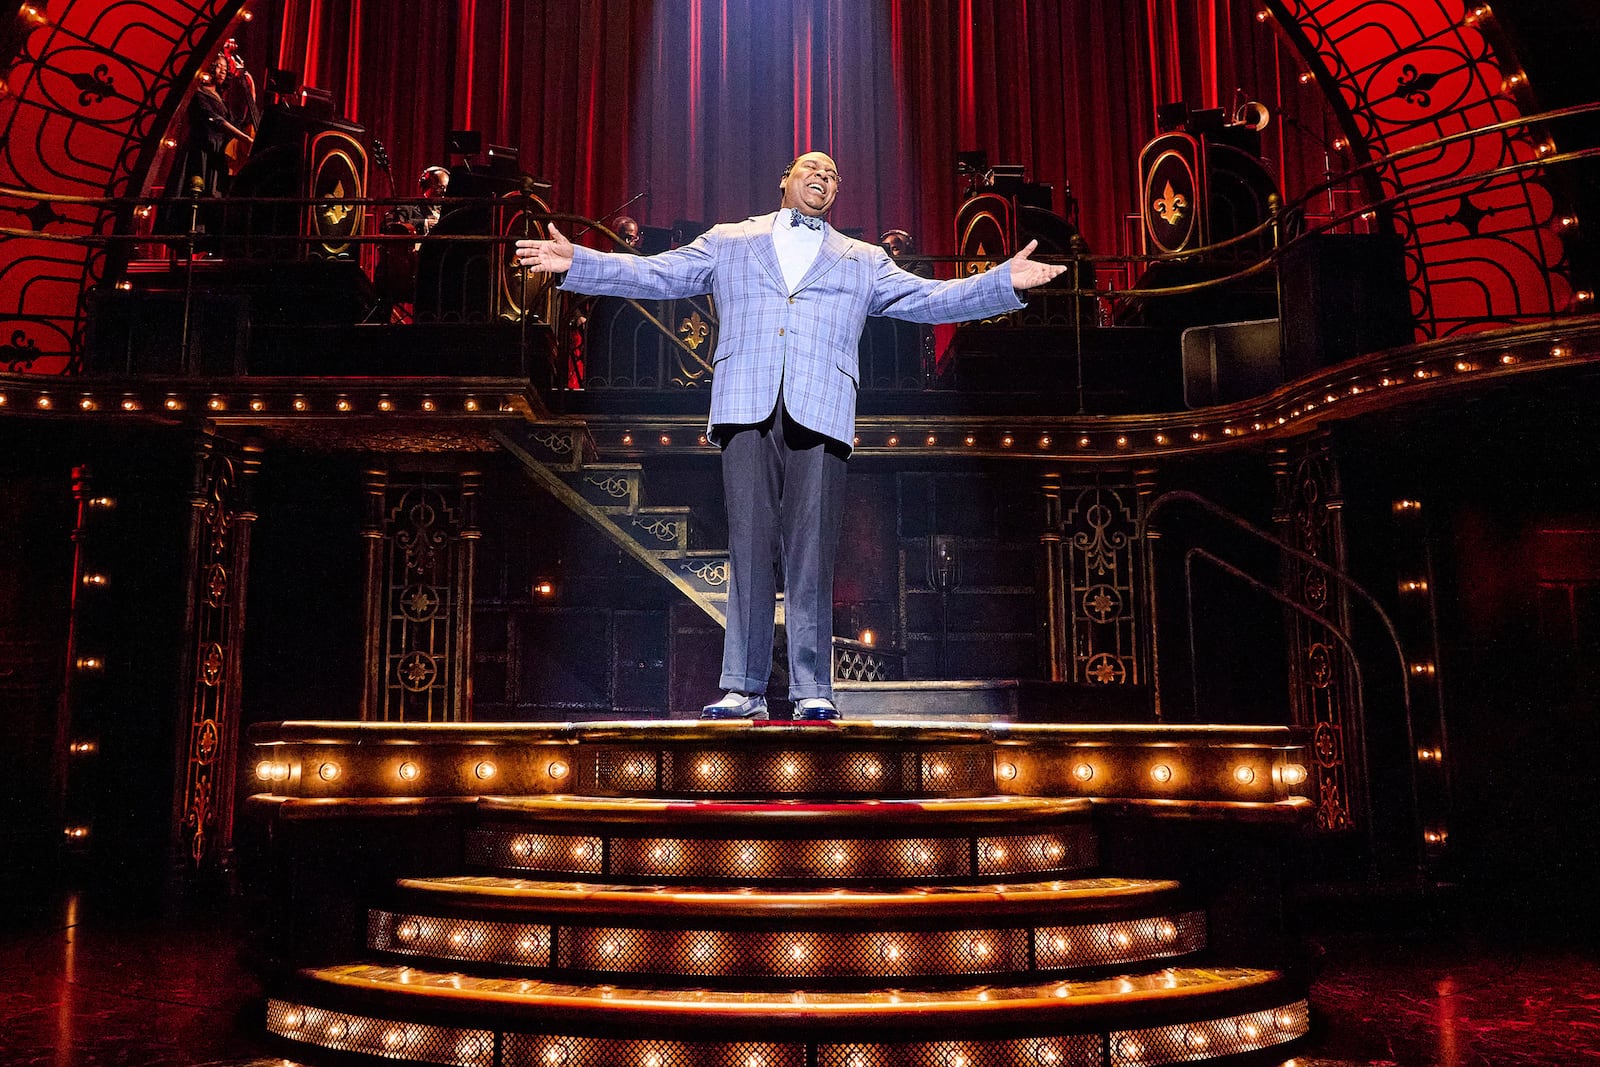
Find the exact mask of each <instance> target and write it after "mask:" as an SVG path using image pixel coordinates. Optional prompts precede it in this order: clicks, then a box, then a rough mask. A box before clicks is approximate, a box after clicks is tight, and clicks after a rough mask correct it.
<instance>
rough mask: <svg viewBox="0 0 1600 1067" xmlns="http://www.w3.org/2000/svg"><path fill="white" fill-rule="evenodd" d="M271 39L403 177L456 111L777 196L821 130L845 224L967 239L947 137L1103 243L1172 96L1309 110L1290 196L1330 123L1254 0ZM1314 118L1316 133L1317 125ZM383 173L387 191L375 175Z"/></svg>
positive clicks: (561, 149)
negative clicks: (1005, 166) (1021, 171)
mask: <svg viewBox="0 0 1600 1067" xmlns="http://www.w3.org/2000/svg"><path fill="white" fill-rule="evenodd" d="M252 6H253V7H256V8H257V14H258V18H257V20H256V24H255V25H256V27H257V28H258V29H253V30H252V32H261V33H263V34H270V35H271V36H272V41H271V42H270V44H266V45H264V46H263V47H262V48H261V49H260V50H259V51H260V52H264V53H265V54H268V55H272V56H275V57H276V58H277V61H278V63H279V65H282V66H286V67H290V68H293V69H298V70H302V71H304V72H305V77H306V81H307V83H308V84H311V85H316V86H321V87H326V88H330V89H333V90H334V91H335V93H336V95H338V96H339V97H340V99H341V103H342V104H343V107H344V110H345V111H346V113H347V114H349V115H351V117H353V118H355V119H356V120H358V121H360V122H362V123H363V124H364V125H366V126H367V128H368V129H369V130H371V131H372V134H373V135H374V136H376V137H378V138H380V139H382V140H383V141H384V142H385V143H386V144H387V145H388V146H389V148H390V154H391V156H392V157H393V159H394V163H395V168H396V174H397V176H398V183H397V185H398V192H399V193H400V194H402V195H409V194H410V193H411V192H413V191H414V189H415V175H416V173H417V172H418V171H419V170H420V169H421V168H422V167H423V166H425V165H427V164H429V163H434V162H439V161H441V157H442V146H443V143H444V135H445V132H446V131H447V130H449V129H453V128H471V129H477V130H481V131H482V132H483V135H484V139H485V140H486V141H487V142H490V143H495V144H507V145H514V146H517V147H519V148H520V149H521V150H522V160H523V164H524V166H525V168H526V169H528V170H529V171H531V172H533V173H535V174H539V175H541V176H543V177H546V178H549V179H550V180H552V181H553V182H554V183H555V188H554V190H553V192H552V194H551V197H550V199H551V203H552V206H554V207H556V208H558V209H565V210H572V211H575V212H578V213H580V214H586V215H596V216H598V215H602V214H604V213H606V212H607V211H609V210H610V209H611V208H613V207H615V206H616V205H618V204H620V203H622V202H623V201H624V200H626V199H628V198H629V197H630V196H632V195H633V194H635V193H637V192H641V191H644V190H646V189H649V191H650V194H651V195H650V196H649V198H648V199H647V200H645V201H643V202H641V203H640V204H638V205H636V206H635V208H633V209H632V213H633V214H635V216H636V217H639V218H641V219H642V220H643V221H645V222H646V223H649V224H653V225H668V224H670V223H671V222H672V221H673V220H675V219H680V218H681V219H694V220H704V221H707V222H711V221H718V220H723V219H731V218H742V217H744V216H745V215H748V214H753V213H757V212H762V211H767V210H771V209H772V208H773V207H774V206H776V203H777V181H778V175H779V172H780V171H781V169H782V167H783V164H785V163H786V162H787V161H788V160H789V158H790V157H792V156H793V155H795V154H797V153H798V152H799V151H803V150H805V149H807V148H821V149H824V150H827V151H829V152H831V153H832V154H833V155H834V157H835V158H836V159H837V161H838V163H839V166H840V168H841V170H842V171H843V176H844V184H843V188H842V191H841V196H840V202H839V208H838V210H837V212H836V215H835V220H834V221H835V222H836V223H837V224H838V225H841V226H844V227H856V228H859V229H861V230H862V231H863V232H864V233H865V234H866V235H867V236H868V238H869V239H871V238H875V237H876V235H877V233H878V232H880V231H881V230H883V229H885V228H888V227H891V226H903V227H905V228H907V229H910V230H912V231H914V232H915V233H916V234H917V235H918V237H919V243H920V246H921V249H922V250H923V251H926V252H933V253H948V252H952V251H954V249H953V247H952V246H953V234H952V232H951V229H952V220H953V218H954V214H955V208H956V205H957V203H958V201H959V198H960V195H961V191H962V186H961V184H960V182H959V180H958V178H957V176H956V174H955V154H956V152H958V151H961V150H965V149H984V150H986V151H987V152H988V153H989V158H990V159H991V161H994V162H1013V163H1023V164H1025V165H1026V166H1027V168H1028V174H1029V176H1030V177H1031V178H1033V179H1035V180H1038V181H1044V182H1049V183H1051V184H1053V185H1054V186H1055V187H1056V189H1057V196H1058V204H1059V198H1060V192H1061V190H1063V189H1064V188H1066V187H1067V186H1068V185H1069V184H1070V187H1071V189H1072V191H1073V192H1074V193H1075V194H1076V195H1077V197H1078V198H1079V201H1080V204H1081V209H1080V210H1081V223H1082V227H1083V230H1084V233H1085V236H1086V237H1087V238H1088V240H1089V242H1090V244H1091V245H1092V246H1093V247H1094V248H1095V249H1096V250H1100V251H1107V252H1114V251H1137V250H1138V249H1137V246H1136V245H1134V246H1133V247H1131V248H1130V247H1128V245H1129V240H1128V238H1129V235H1130V234H1132V233H1136V231H1133V230H1131V229H1130V227H1129V225H1128V224H1127V222H1126V217H1127V216H1128V215H1130V214H1132V213H1134V212H1136V211H1137V206H1138V205H1137V202H1136V201H1137V195H1138V181H1137V177H1136V174H1135V167H1136V164H1137V157H1138V151H1139V148H1140V146H1141V145H1142V144H1143V143H1144V142H1145V141H1146V140H1147V139H1148V138H1149V137H1150V136H1151V135H1152V134H1153V133H1154V109H1155V105H1156V104H1157V103H1159V102H1162V101H1164V100H1169V99H1187V100H1188V101H1189V102H1190V103H1191V104H1192V105H1194V106H1196V107H1204V106H1225V107H1228V108H1232V107H1233V106H1234V104H1235V103H1236V102H1237V101H1236V96H1235V90H1236V89H1239V88H1242V89H1243V90H1244V92H1245V95H1246V96H1249V97H1251V98H1253V99H1257V100H1263V101H1265V102H1266V103H1268V104H1269V105H1272V106H1274V107H1278V106H1281V107H1283V108H1284V109H1285V110H1287V111H1289V112H1290V113H1291V114H1294V115H1295V116H1296V117H1297V118H1298V119H1299V120H1300V121H1301V122H1302V123H1304V124H1305V126H1306V127H1307V130H1306V131H1305V132H1303V133H1302V132H1299V131H1297V130H1289V131H1287V132H1284V126H1283V125H1282V124H1281V123H1275V124H1274V126H1273V128H1272V130H1269V135H1268V138H1267V154H1268V157H1269V163H1270V164H1271V165H1272V166H1273V167H1274V169H1275V170H1278V171H1279V173H1280V174H1281V175H1282V176H1283V177H1284V178H1285V181H1284V184H1285V186H1286V187H1287V189H1288V190H1289V192H1290V193H1291V195H1292V194H1293V193H1294V192H1296V191H1298V190H1299V189H1300V188H1303V187H1304V186H1305V185H1306V184H1308V183H1309V182H1310V181H1315V180H1318V179H1320V178H1321V176H1322V171H1323V166H1324V163H1323V149H1322V148H1321V147H1319V146H1318V145H1317V144H1316V143H1315V142H1316V141H1317V140H1318V139H1321V140H1327V141H1331V140H1332V138H1333V137H1334V136H1335V135H1336V131H1334V129H1333V128H1332V126H1331V125H1330V124H1329V122H1328V119H1327V117H1326V109H1325V106H1324V105H1323V103H1322V101H1321V99H1320V97H1319V95H1318V94H1317V91H1316V89H1315V87H1308V86H1303V85H1301V84H1299V82H1298V81H1297V75H1298V72H1299V69H1300V68H1299V66H1298V65H1297V64H1296V62H1295V60H1294V58H1293V57H1292V56H1290V55H1288V54H1287V53H1286V52H1285V51H1284V48H1283V46H1282V45H1281V44H1280V43H1279V39H1278V36H1277V34H1276V31H1275V30H1274V29H1273V27H1272V26H1271V24H1270V23H1268V24H1265V25H1263V24H1261V23H1258V22H1257V21H1256V20H1255V18H1254V15H1255V6H1254V5H1253V4H1243V3H1239V2H1237V0H1097V2H1093V3H1086V2H1084V0H936V2H928V0H794V2H789V0H785V2H783V3H777V2H773V0H413V2H411V3H408V4H405V5H392V4H387V3H378V2H377V0H256V3H254V4H253V5H252ZM1311 131H1315V133H1313V132H1311ZM374 191H375V192H380V193H381V192H383V191H384V190H383V189H382V187H381V184H380V185H377V186H375V189H374Z"/></svg>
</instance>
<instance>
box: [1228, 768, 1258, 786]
mask: <svg viewBox="0 0 1600 1067" xmlns="http://www.w3.org/2000/svg"><path fill="white" fill-rule="evenodd" d="M1233 780H1234V781H1236V782H1238V783H1239V784H1240V785H1249V784H1250V783H1251V782H1253V781H1255V780H1256V772H1255V771H1254V769H1252V768H1250V767H1246V766H1245V765H1243V764H1240V765H1239V766H1237V767H1235V768H1234V769H1233Z"/></svg>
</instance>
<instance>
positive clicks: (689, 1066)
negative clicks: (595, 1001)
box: [503, 1034, 806, 1067]
mask: <svg viewBox="0 0 1600 1067" xmlns="http://www.w3.org/2000/svg"><path fill="white" fill-rule="evenodd" d="M503 1062H504V1064H505V1067H806V1046H805V1045H803V1044H777V1043H775V1042H769V1041H730V1042H711V1041H704V1042H701V1041H623V1040H611V1039H605V1038H590V1037H565V1036H546V1035H535V1034H507V1035H506V1040H505V1057H504V1061H503Z"/></svg>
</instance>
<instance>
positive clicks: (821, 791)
mask: <svg viewBox="0 0 1600 1067" xmlns="http://www.w3.org/2000/svg"><path fill="white" fill-rule="evenodd" d="M661 760H662V782H663V785H664V787H665V788H666V789H667V790H669V791H671V792H674V793H685V794H689V795H693V796H713V795H719V794H733V795H763V796H765V795H772V796H795V795H804V796H817V795H827V796H876V795H884V794H889V795H894V794H902V793H907V792H911V791H914V790H915V788H916V779H915V776H914V775H913V774H911V773H908V770H907V768H908V765H909V764H910V762H911V760H910V758H909V756H908V754H907V753H903V752H861V751H832V750H810V751H806V750H792V751H786V750H782V749H779V750H775V751H771V752H761V751H748V750H745V751H736V750H731V749H708V750H704V751H686V752H664V753H662V756H661Z"/></svg>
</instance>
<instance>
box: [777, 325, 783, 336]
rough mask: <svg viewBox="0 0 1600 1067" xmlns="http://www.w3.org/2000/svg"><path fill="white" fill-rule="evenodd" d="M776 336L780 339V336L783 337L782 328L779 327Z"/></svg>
mask: <svg viewBox="0 0 1600 1067" xmlns="http://www.w3.org/2000/svg"><path fill="white" fill-rule="evenodd" d="M778 336H779V337H782V336H783V327H782V326H779V327H778Z"/></svg>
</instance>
